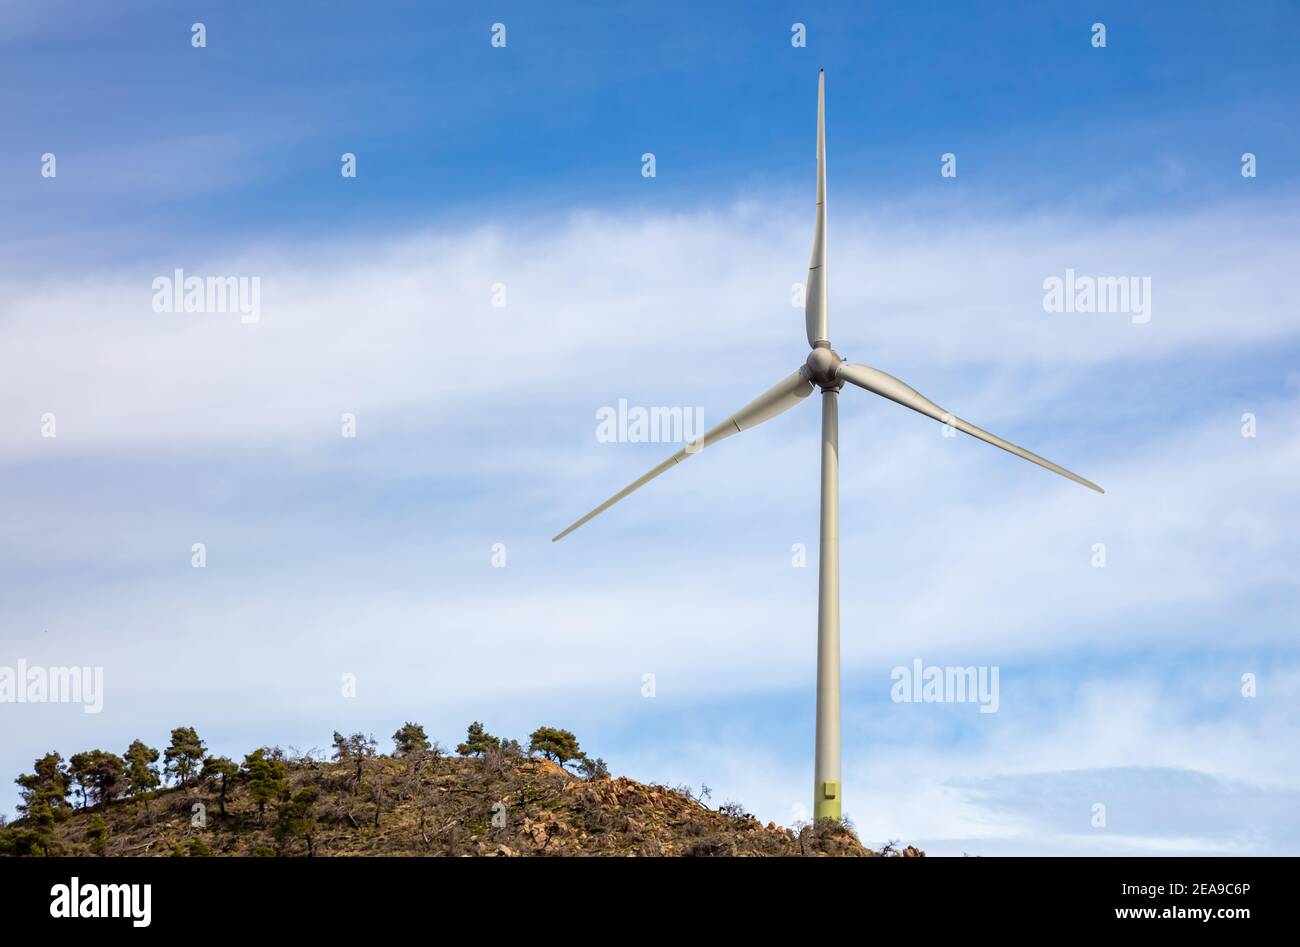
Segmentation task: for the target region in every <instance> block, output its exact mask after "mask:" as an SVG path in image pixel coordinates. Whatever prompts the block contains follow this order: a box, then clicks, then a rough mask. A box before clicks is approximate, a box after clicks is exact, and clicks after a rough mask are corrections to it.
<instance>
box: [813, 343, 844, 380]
mask: <svg viewBox="0 0 1300 947" xmlns="http://www.w3.org/2000/svg"><path fill="white" fill-rule="evenodd" d="M843 363H844V359H842V358H840V356H839V353H837V352H835V351H834V350H833V349H832V348H831V347H830V343H829V342H818V343H817V347H816V348H814V349H813V350H812V351H811V352H809V353H808V361H807V362H805V363H804V364H805V365H806V366H807V368H808V377H809V379H810V380H811V381H812V382H813V384H815V385H818V386H819V387H820V388H821V389H822V390H823V391H839V390H840V389H841V388H843V387H844V381H843V380H842V379H840V378H836V377H835V373H836V371H838V370H839V367H840V365H842V364H843Z"/></svg>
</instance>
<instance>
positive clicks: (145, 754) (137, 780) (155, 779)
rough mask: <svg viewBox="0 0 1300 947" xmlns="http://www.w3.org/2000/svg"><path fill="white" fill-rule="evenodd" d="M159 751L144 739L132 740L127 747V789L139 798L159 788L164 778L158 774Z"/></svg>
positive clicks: (130, 793)
mask: <svg viewBox="0 0 1300 947" xmlns="http://www.w3.org/2000/svg"><path fill="white" fill-rule="evenodd" d="M158 755H159V754H158V751H157V750H155V749H154V748H153V747H151V746H146V745H145V743H144V741H143V740H132V741H131V745H130V746H128V747H127V748H126V756H125V757H124V759H125V760H126V791H127V793H128V794H129V795H131V796H133V797H136V798H139V797H140V796H143V795H144V794H145V793H149V792H152V791H153V790H155V789H157V788H158V784H159V783H161V782H162V778H161V777H160V776H159V775H158V766H157V763H158Z"/></svg>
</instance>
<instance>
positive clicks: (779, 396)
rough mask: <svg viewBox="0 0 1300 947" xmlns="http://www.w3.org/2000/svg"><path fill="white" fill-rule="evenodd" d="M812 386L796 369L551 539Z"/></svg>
mask: <svg viewBox="0 0 1300 947" xmlns="http://www.w3.org/2000/svg"><path fill="white" fill-rule="evenodd" d="M812 389H813V386H812V382H810V381H809V380H808V375H807V373H806V370H805V369H803V368H800V369H799V371H797V372H795V373H794V374H793V375H791V376H789V377H788V378H786V379H784V380H783V381H781V382H780V383H778V384H776V385H774V386H773V387H772V388H769V389H768V390H767V391H765V392H764V393H763V394H761V395H759V396H758V397H757V398H755V399H754V400H753V401H751V402H750V403H749V404H747V405H745V407H743V408H741V409H740V410H739V411H737V412H736V413H735V414H733V415H732V416H731V417H729V418H727V420H725V421H723V422H722V423H721V424H719V425H717V426H715V427H713V428H711V429H710V430H709V431H707V432H706V433H705V435H704V437H702V438H700V440H699V441H698V442H696V443H698V444H699V447H698V448H697V447H696V446H695V445H694V444H692V445H691V446H689V447H687V448H683V449H682V450H679V451H678V452H677V453H675V454H673V456H671V457H669V458H668V459H667V460H665V461H664V462H663V463H662V464H660V465H659V466H658V467H655V468H654V469H652V470H651V471H650V472H649V473H647V474H645V476H643V477H641V478H639V479H637V480H634V481H632V483H630V484H628V485H627V486H626V487H624V488H623V489H622V490H620V491H619V492H618V493H616V494H614V495H613V496H612V497H610V498H609V499H608V500H606V501H605V502H604V503H602V504H601V505H600V506H598V507H596V508H595V509H594V510H592V511H591V512H590V513H588V514H587V515H586V516H584V517H583V518H582V519H580V520H578V521H577V522H575V523H574V524H573V525H572V526H570V527H569V528H568V529H566V530H565V531H564V532H562V533H560V534H559V535H557V536H553V537H552V538H551V542H555V541H556V540H557V539H563V538H564V537H565V536H567V535H569V533H571V532H573V531H574V530H575V529H577V528H578V527H579V526H581V525H582V524H583V523H585V522H587V520H589V519H591V518H592V517H594V516H597V515H599V514H601V513H603V512H605V511H606V510H608V509H609V508H610V507H611V506H613V505H614V504H615V503H617V502H618V501H619V500H621V499H623V497H625V496H627V495H628V494H629V493H631V492H632V491H633V490H636V489H638V488H639V487H643V486H645V485H646V484H647V483H649V482H650V481H651V480H653V479H654V478H655V477H657V476H659V475H660V474H661V473H663V472H664V471H665V470H667V469H668V468H669V467H672V466H673V465H675V464H678V463H681V462H682V461H683V460H685V459H686V458H687V457H689V456H690V455H691V454H693V453H698V451H699V450H702V449H703V448H705V447H712V446H713V445H714V444H716V443H717V442H718V441H720V440H722V439H723V438H726V437H730V436H731V435H733V434H736V433H738V432H740V431H747V430H749V429H750V428H751V427H757V426H758V425H760V424H762V423H763V422H764V421H767V420H769V419H771V418H774V417H776V416H777V415H778V414H780V413H781V412H783V411H786V410H789V409H790V408H793V407H794V406H795V405H797V404H798V403H799V402H800V401H802V400H803V399H804V398H807V397H808V395H809V394H810V393H811V392H812Z"/></svg>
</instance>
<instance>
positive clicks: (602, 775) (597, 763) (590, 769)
mask: <svg viewBox="0 0 1300 947" xmlns="http://www.w3.org/2000/svg"><path fill="white" fill-rule="evenodd" d="M578 772H579V773H581V774H582V776H583V778H584V779H609V767H608V766H606V765H605V761H604V760H602V759H601V758H600V757H596V758H595V759H594V760H593V759H592V758H591V757H590V756H586V755H584V756H583V757H582V759H580V760H579V761H578Z"/></svg>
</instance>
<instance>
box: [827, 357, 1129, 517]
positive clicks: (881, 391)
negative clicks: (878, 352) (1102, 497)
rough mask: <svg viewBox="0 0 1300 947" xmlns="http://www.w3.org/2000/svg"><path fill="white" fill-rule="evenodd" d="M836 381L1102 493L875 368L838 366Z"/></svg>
mask: <svg viewBox="0 0 1300 947" xmlns="http://www.w3.org/2000/svg"><path fill="white" fill-rule="evenodd" d="M837 374H838V377H840V378H842V379H844V380H845V381H849V382H852V383H853V384H855V385H857V386H858V387H859V388H865V389H866V390H867V391H870V392H872V393H873V394H877V395H880V396H881V397H884V398H888V399H889V400H890V401H897V402H898V403H899V404H901V405H902V406H903V407H905V408H911V409H912V410H913V411H919V412H920V413H921V414H924V415H926V416H927V417H931V418H934V419H935V420H936V421H941V422H943V423H944V424H951V425H952V426H953V427H955V428H956V429H957V430H959V431H962V432H964V433H966V434H969V435H970V436H971V437H977V438H979V439H980V440H981V441H984V442H985V443H987V444H992V445H993V446H994V447H1001V448H1002V449H1003V450H1004V451H1007V452H1009V453H1012V454H1015V455H1016V456H1017V457H1023V458H1024V459H1025V460H1028V461H1032V462H1033V463H1035V464H1038V466H1040V467H1046V468H1047V469H1048V470H1050V471H1052V472H1053V473H1058V474H1060V475H1061V476H1062V477H1068V478H1069V479H1071V480H1073V481H1074V482H1075V483H1081V484H1083V485H1084V486H1085V487H1088V488H1089V489H1092V490H1096V491H1097V492H1098V493H1105V492H1106V491H1105V490H1103V489H1102V488H1101V487H1099V486H1097V485H1096V484H1095V483H1093V482H1092V481H1091V480H1085V479H1084V478H1083V477H1080V476H1079V475H1078V474H1076V473H1071V472H1070V471H1068V470H1066V469H1065V468H1064V467H1061V466H1058V465H1057V464H1054V463H1052V462H1051V461H1050V460H1047V459H1045V458H1043V457H1039V456H1038V455H1037V454H1034V453H1031V452H1030V451H1027V450H1025V449H1024V448H1023V447H1017V446H1016V445H1015V444H1012V443H1011V442H1010V441H1004V440H1003V439H1002V438H1000V437H998V436H997V435H995V434H990V433H989V432H988V431H984V430H981V429H980V428H977V427H976V426H975V425H973V424H971V423H970V422H969V421H963V420H962V419H961V418H959V417H956V416H954V415H952V414H949V413H948V412H947V411H945V410H943V408H941V407H939V406H938V405H937V404H935V403H934V402H933V401H931V400H930V399H929V398H927V397H925V395H923V394H921V393H920V392H919V391H917V390H916V389H915V388H912V387H911V386H909V385H906V384H904V383H903V382H901V381H899V380H898V379H897V378H895V377H894V376H893V375H888V374H886V373H885V372H882V371H880V369H878V368H871V367H870V366H867V365H849V364H843V365H840V367H839V370H838V372H837Z"/></svg>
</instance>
